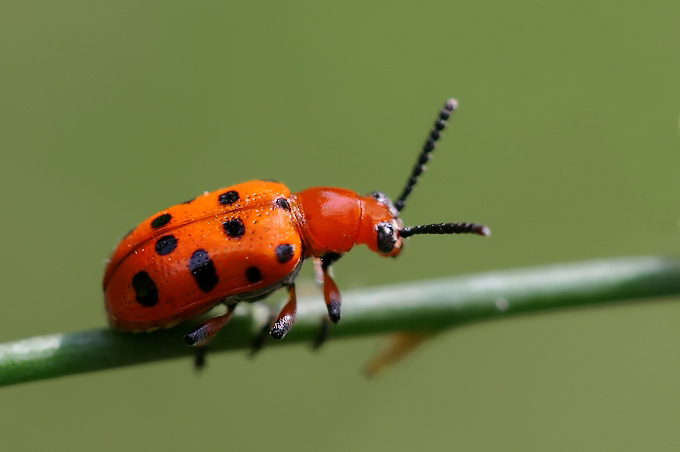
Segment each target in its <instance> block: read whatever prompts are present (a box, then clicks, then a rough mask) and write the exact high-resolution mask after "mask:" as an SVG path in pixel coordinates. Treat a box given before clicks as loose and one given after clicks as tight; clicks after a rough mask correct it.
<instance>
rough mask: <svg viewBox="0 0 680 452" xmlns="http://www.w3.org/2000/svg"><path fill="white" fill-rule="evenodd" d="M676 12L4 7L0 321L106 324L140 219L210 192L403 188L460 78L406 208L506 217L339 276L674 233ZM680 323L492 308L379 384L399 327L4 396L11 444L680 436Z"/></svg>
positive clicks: (336, 446) (6, 443)
mask: <svg viewBox="0 0 680 452" xmlns="http://www.w3.org/2000/svg"><path fill="white" fill-rule="evenodd" d="M679 23H680V4H679V3H678V2H658V3H655V4H644V5H643V3H642V2H633V1H627V2H588V1H580V2H579V1H576V2H560V3H557V4H556V3H555V2H546V1H524V2H504V1H499V2H451V1H447V2H433V1H423V2H388V1H379V2H355V1H345V2H341V3H338V2H333V3H331V2H279V3H276V4H274V3H273V2H271V3H268V2H244V1H240V2H239V1H229V2H206V1H194V2H176V1H165V2H137V1H135V2H132V1H121V0H118V1H115V2H114V1H103V0H102V1H96V2H83V1H66V2H47V1H32V2H17V1H2V3H0V65H1V66H0V67H1V68H2V70H1V71H0V190H1V191H2V217H3V222H2V223H3V226H2V230H3V233H2V234H0V249H2V251H3V255H4V259H3V263H2V267H1V268H2V272H0V294H1V297H2V304H0V319H2V320H1V321H0V322H1V324H2V326H1V327H0V341H10V340H15V339H20V338H24V337H29V336H33V335H39V334H47V333H55V332H71V331H78V330H83V329H90V328H95V327H103V326H104V325H105V320H104V315H103V308H102V300H101V298H102V295H101V287H100V284H101V274H102V271H103V267H104V260H105V259H106V258H107V257H108V255H109V253H110V252H111V250H112V247H113V246H114V245H115V244H116V242H117V240H118V239H119V238H120V237H121V236H122V235H123V234H124V233H125V232H126V231H128V230H129V228H131V227H132V226H134V225H135V224H136V223H137V222H139V221H140V220H142V219H143V218H145V217H146V216H148V215H150V214H151V213H153V212H155V211H157V210H160V209H162V208H164V207H166V206H168V205H171V204H174V203H176V202H180V201H184V200H185V199H187V198H190V197H192V196H194V195H196V194H199V193H201V192H203V191H204V190H212V189H216V188H219V187H222V186H226V185H229V184H232V183H236V182H240V181H244V180H248V179H252V178H271V179H277V180H281V181H284V182H285V183H287V184H288V186H289V187H290V188H291V189H293V190H299V189H302V188H305V187H308V186H313V185H335V186H342V187H347V188H352V189H355V190H357V191H359V192H362V193H363V192H368V191H371V190H375V189H380V190H383V191H385V192H387V193H388V194H391V195H393V196H394V195H396V194H397V192H398V191H399V190H400V189H401V186H402V184H403V182H404V181H405V179H406V176H407V172H408V170H409V169H410V168H411V165H412V163H413V160H414V158H415V155H416V152H417V150H418V148H419V147H420V145H421V144H422V142H423V139H424V137H425V134H426V132H427V130H428V128H429V127H430V126H431V124H432V121H433V120H434V118H435V115H436V112H437V110H438V109H439V108H440V106H441V104H442V103H443V101H444V100H445V99H446V98H447V97H450V96H454V97H457V98H458V100H459V101H460V110H459V112H458V113H456V115H455V116H454V119H453V120H452V122H451V125H450V128H449V130H448V131H447V133H446V134H445V135H444V138H443V140H442V142H441V146H440V147H439V149H438V151H437V153H436V156H435V158H434V160H433V162H432V164H431V165H430V170H429V172H428V174H427V176H426V177H425V178H424V179H423V180H422V183H421V184H420V186H419V187H418V188H417V190H416V191H415V192H414V195H413V197H412V198H411V199H410V205H409V206H408V208H407V209H406V211H405V215H404V218H405V220H406V222H407V223H409V224H415V223H424V222H438V221H478V222H482V223H485V224H488V225H489V226H491V228H492V231H493V234H494V235H493V237H492V238H491V239H487V240H485V239H480V238H477V237H470V236H461V237H451V238H443V237H419V238H414V239H412V242H410V243H409V247H408V250H407V252H406V253H404V254H403V255H402V256H401V257H400V259H398V260H385V259H383V260H381V259H379V258H378V257H376V256H374V255H372V254H371V253H369V252H368V251H366V249H357V250H355V251H354V252H352V253H351V254H349V255H348V256H347V257H346V258H345V259H343V261H341V262H340V263H339V264H338V265H337V268H336V269H335V273H336V277H337V281H338V284H339V285H340V287H341V288H343V289H345V290H346V289H351V288H358V287H365V286H374V285H380V284H388V283H393V282H398V281H402V280H418V279H426V278H434V277H443V276H447V275H458V274H464V273H473V272H480V271H486V270H492V269H509V268H514V267H520V266H531V265H540V264H547V263H555V262H565V261H574V260H584V259H592V258H601V257H613V256H630V255H642V254H656V253H666V254H667V253H677V252H678V251H679V250H680V227H679V225H678V221H679V220H680V207H679V205H678V195H679V194H680V190H679V188H680V187H679V185H680V177H678V173H679V170H680V130H679V128H680V77H679V76H680V53H679V50H678V49H679V44H680V27H679V26H678V24H679ZM300 281H301V282H302V283H305V282H306V283H307V284H306V285H307V286H308V287H309V288H310V289H309V292H312V291H314V290H316V289H315V288H313V286H312V284H311V268H309V267H307V268H305V269H303V272H302V274H301V277H300ZM281 298H282V295H281V294H277V295H276V296H275V297H274V300H273V301H279V300H280V299H281ZM679 322H680V305H679V304H678V303H677V299H676V300H661V301H653V302H648V303H641V304H634V305H625V304H622V305H620V306H614V307H607V308H601V309H587V310H581V311H567V312H560V313H552V314H549V315H537V316H530V317H522V318H516V319H512V320H508V321H502V322H492V323H486V324H480V325H475V326H471V327H466V328H461V329H459V330H456V331H451V332H448V333H446V334H443V335H442V336H441V337H439V338H437V340H435V341H431V342H429V343H427V344H426V345H425V346H424V347H422V348H421V349H420V350H418V352H417V353H415V354H414V355H413V356H411V357H410V358H409V359H408V360H406V361H404V362H403V363H401V364H399V365H398V366H396V367H394V368H393V369H391V370H390V371H389V372H388V373H386V374H384V375H382V376H381V377H380V378H378V379H377V380H374V381H367V380H366V379H364V378H363V377H362V376H361V374H360V372H359V369H360V368H361V366H362V365H363V363H364V362H365V360H366V359H367V358H368V357H369V356H371V355H372V353H373V352H374V351H375V350H376V348H377V346H378V344H379V343H380V340H379V338H362V339H354V340H347V341H335V342H331V343H329V344H327V346H326V347H325V349H324V350H323V351H322V352H321V353H317V354H312V353H310V352H309V350H308V348H307V347H303V346H290V347H283V348H278V349H276V350H265V351H264V352H263V353H262V354H261V355H260V356H259V357H258V358H257V359H256V360H254V361H252V360H248V359H247V358H246V356H245V354H242V353H232V354H222V355H216V356H213V357H212V359H211V361H210V363H209V368H208V371H207V372H205V374H204V375H201V376H200V377H197V376H196V375H194V373H193V372H192V369H191V367H190V363H189V360H176V361H171V362H164V363H159V364H152V365H145V366H137V367H134V368H126V369H120V370H115V371H106V372H99V373H94V374H87V375H80V376H75V377H68V378H62V379H58V380H51V381H44V382H37V383H31V384H24V385H20V386H16V387H9V388H3V389H2V390H1V391H0V401H1V404H2V410H1V411H0V433H1V435H0V442H1V443H2V448H3V450H29V449H31V450H69V451H71V450H98V451H119V450H142V449H143V450H190V449H197V448H200V449H204V450H205V449H208V450H212V449H215V450H262V449H265V448H266V449H275V450H280V451H287V450H296V451H315V450H319V449H323V450H326V451H344V450H361V451H363V450H393V451H401V450H405V451H406V450H409V451H410V450H461V451H463V450H464V451H487V450H504V451H546V450H550V451H574V450H579V451H602V450H627V451H637V450H656V451H659V450H668V451H670V450H678V448H680V434H679V433H678V431H679V430H678V427H679V425H680V384H679V382H680V354H678V353H677V351H678V342H679V341H680V331H679V330H678V327H677V326H678V324H679Z"/></svg>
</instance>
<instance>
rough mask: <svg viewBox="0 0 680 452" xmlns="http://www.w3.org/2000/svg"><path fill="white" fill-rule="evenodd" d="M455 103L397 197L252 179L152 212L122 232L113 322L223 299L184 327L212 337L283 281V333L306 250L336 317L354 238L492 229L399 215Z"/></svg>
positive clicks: (193, 309)
mask: <svg viewBox="0 0 680 452" xmlns="http://www.w3.org/2000/svg"><path fill="white" fill-rule="evenodd" d="M456 107H457V102H456V101H455V100H454V99H450V100H449V101H447V102H446V104H445V105H444V108H443V109H442V110H441V111H440V112H439V116H438V117H437V120H436V122H435V124H434V127H433V129H432V130H431V131H430V133H429V135H428V137H427V140H426V141H425V145H424V146H423V149H422V151H421V153H420V155H419V156H418V160H417V162H416V165H415V167H414V168H413V171H412V173H411V176H410V177H409V179H408V182H407V183H406V186H405V187H404V190H403V192H402V193H401V195H400V196H399V197H398V198H397V200H396V201H395V202H394V203H393V202H392V201H390V199H389V198H388V197H387V196H385V195H384V194H383V193H381V192H377V191H376V192H373V193H369V194H368V195H366V196H361V195H358V194H357V193H355V192H353V191H351V190H346V189H343V188H330V187H312V188H308V189H306V190H303V191H301V192H298V193H291V192H290V190H288V188H286V186H285V185H283V184H280V183H277V182H268V181H262V180H254V181H249V182H244V183H242V184H237V185H232V186H230V187H226V188H222V189H220V190H216V191H213V192H209V193H207V192H206V193H204V194H203V195H201V196H198V197H196V198H194V199H192V200H189V201H187V202H184V203H182V204H177V205H175V206H172V207H169V208H167V209H165V210H162V211H160V212H158V213H156V214H154V215H152V216H150V217H149V218H147V219H146V220H144V221H143V222H142V223H140V224H139V225H138V226H137V227H136V228H134V229H133V230H132V231H131V232H130V233H129V234H128V235H127V236H125V238H123V240H122V241H121V242H120V244H119V245H118V247H117V248H116V250H115V251H114V253H113V255H112V256H111V260H110V262H109V263H108V265H107V267H106V271H105V274H104V294H105V300H106V311H107V314H108V320H109V323H110V324H111V326H112V327H114V328H117V329H120V330H124V331H152V330H155V329H159V328H168V327H171V326H173V325H175V324H177V323H179V322H181V321H183V320H187V319H190V318H192V317H194V316H196V315H198V314H201V313H204V312H206V311H208V310H209V309H211V308H213V307H214V306H215V305H216V304H218V303H224V304H225V305H226V306H227V310H226V312H225V313H224V314H221V315H217V316H215V317H212V318H209V319H208V320H206V321H205V322H203V323H202V324H201V325H200V326H198V327H197V328H196V329H194V330H193V331H191V332H189V333H188V334H187V335H186V336H185V341H186V343H187V344H188V345H194V346H198V345H204V344H206V343H207V342H208V341H209V340H210V339H211V338H212V337H213V336H214V335H215V334H216V333H217V332H218V331H219V330H220V329H221V328H222V327H223V326H224V325H225V324H226V323H227V321H228V320H229V318H230V317H231V316H232V314H233V312H234V308H235V306H236V304H237V303H238V302H241V301H247V302H252V301H256V300H261V299H263V298H265V297H267V296H268V295H270V294H271V293H272V292H274V291H275V290H277V289H279V288H281V287H285V288H286V289H287V290H288V302H287V303H286V305H285V306H284V307H283V309H282V310H281V312H280V313H279V315H278V317H277V319H276V321H275V322H274V324H273V326H272V327H271V331H270V333H271V335H272V337H274V338H275V339H281V338H283V337H284V336H285V335H286V333H287V332H288V330H289V329H290V327H291V326H292V325H293V322H294V321H295V310H296V298H295V277H296V276H297V274H298V271H299V270H300V266H301V264H302V262H303V261H304V260H305V259H306V258H309V257H312V258H314V259H315V260H316V264H317V265H316V266H315V268H316V269H317V272H318V275H317V276H318V279H319V280H321V281H323V294H324V300H325V302H326V306H327V308H328V314H329V317H330V319H331V320H332V321H333V322H337V321H338V320H340V292H339V291H338V288H337V286H336V284H335V282H334V281H333V279H332V278H331V276H330V275H329V269H330V266H331V264H333V263H334V262H335V261H337V260H338V259H339V258H340V257H341V256H342V255H343V254H344V253H346V252H348V251H349V250H350V249H352V247H353V246H354V245H358V244H365V245H367V246H368V248H369V249H371V250H372V251H374V252H376V253H377V254H379V255H381V256H391V257H395V256H397V255H399V253H400V252H401V249H402V247H403V245H404V240H405V239H406V238H407V237H410V236H412V235H416V234H460V233H473V234H479V235H489V230H488V228H486V227H485V226H482V225H479V224H476V223H437V224H428V225H422V226H414V227H404V225H403V223H402V221H401V219H400V218H399V213H400V211H401V210H402V209H403V208H404V203H405V201H406V199H407V198H408V196H409V195H410V194H411V190H412V189H413V186H414V185H415V184H416V182H417V180H418V176H420V174H421V173H422V172H423V171H424V170H425V164H426V163H427V161H428V160H429V158H430V153H431V152H432V151H433V150H434V148H435V143H436V142H437V140H438V139H439V133H440V132H441V131H442V130H443V129H444V127H445V126H446V120H447V119H448V118H449V115H450V114H451V112H452V111H453V110H455V108H456Z"/></svg>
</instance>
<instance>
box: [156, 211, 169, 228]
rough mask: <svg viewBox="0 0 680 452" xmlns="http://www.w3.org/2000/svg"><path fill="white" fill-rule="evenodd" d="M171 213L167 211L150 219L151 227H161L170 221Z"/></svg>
mask: <svg viewBox="0 0 680 452" xmlns="http://www.w3.org/2000/svg"><path fill="white" fill-rule="evenodd" d="M171 218H172V215H170V214H169V213H164V214H163V215H158V216H157V217H156V218H154V219H153V220H151V227H152V228H154V229H158V228H162V227H163V226H165V225H166V224H168V223H170V219H171Z"/></svg>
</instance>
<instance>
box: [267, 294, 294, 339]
mask: <svg viewBox="0 0 680 452" xmlns="http://www.w3.org/2000/svg"><path fill="white" fill-rule="evenodd" d="M296 311H297V297H296V296H295V283H291V284H290V285H288V302H287V303H286V304H285V306H284V307H283V309H281V312H279V316H278V317H277V318H276V321H275V322H274V326H272V329H271V331H270V332H269V334H271V335H272V337H273V338H274V339H283V337H284V336H285V335H286V333H288V330H290V327H291V326H293V323H294V322H295V312H296Z"/></svg>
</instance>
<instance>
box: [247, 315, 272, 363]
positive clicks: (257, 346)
mask: <svg viewBox="0 0 680 452" xmlns="http://www.w3.org/2000/svg"><path fill="white" fill-rule="evenodd" d="M274 320H275V318H274V313H273V312H271V311H270V313H269V317H268V320H267V321H266V322H265V323H264V324H263V325H262V328H260V331H259V332H258V333H257V335H255V338H254V339H253V342H252V344H251V345H250V352H249V353H248V357H249V358H254V357H255V355H257V354H258V353H259V352H260V350H262V347H264V342H265V341H266V340H267V337H268V336H269V330H270V325H272V324H273V323H274Z"/></svg>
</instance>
